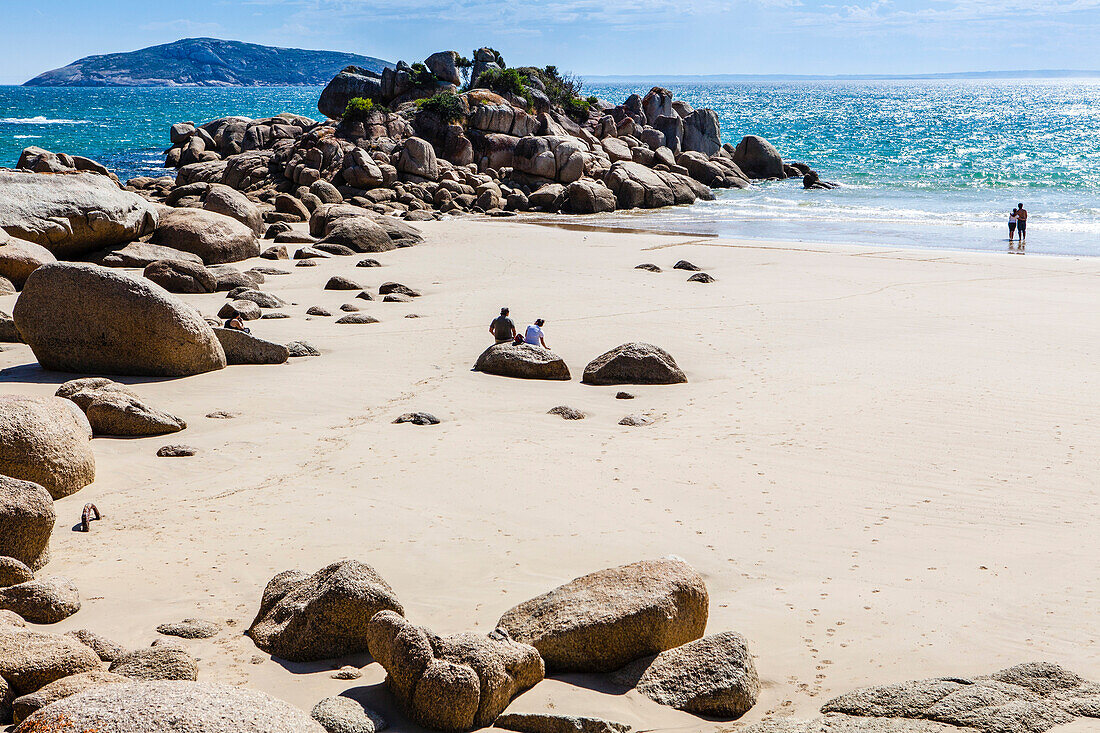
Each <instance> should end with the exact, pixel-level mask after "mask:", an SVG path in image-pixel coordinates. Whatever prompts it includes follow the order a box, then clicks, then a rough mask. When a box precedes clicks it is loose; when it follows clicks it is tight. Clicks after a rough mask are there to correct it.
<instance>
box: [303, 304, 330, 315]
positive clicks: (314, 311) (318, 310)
mask: <svg viewBox="0 0 1100 733" xmlns="http://www.w3.org/2000/svg"><path fill="white" fill-rule="evenodd" d="M306 315H307V316H331V315H332V313H331V312H330V311H328V310H327V309H325V308H322V307H321V306H319V305H311V306H310V307H309V308H308V309H307V310H306Z"/></svg>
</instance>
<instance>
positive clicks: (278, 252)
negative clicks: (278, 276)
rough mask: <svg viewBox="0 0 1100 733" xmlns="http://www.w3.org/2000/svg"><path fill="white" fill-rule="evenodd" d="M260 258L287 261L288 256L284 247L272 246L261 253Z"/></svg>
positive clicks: (279, 245)
mask: <svg viewBox="0 0 1100 733" xmlns="http://www.w3.org/2000/svg"><path fill="white" fill-rule="evenodd" d="M272 239H274V237H272ZM260 257H263V258H264V259H265V260H289V259H290V254H289V253H288V252H287V251H286V245H282V244H274V245H272V246H270V247H268V248H267V249H265V250H264V251H263V252H261V253H260Z"/></svg>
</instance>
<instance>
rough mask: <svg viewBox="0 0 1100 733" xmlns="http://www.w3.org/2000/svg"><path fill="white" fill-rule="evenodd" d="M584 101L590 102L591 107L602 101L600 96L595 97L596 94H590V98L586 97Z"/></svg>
mask: <svg viewBox="0 0 1100 733" xmlns="http://www.w3.org/2000/svg"><path fill="white" fill-rule="evenodd" d="M584 101H586V102H588V106H589V107H595V106H596V105H597V104H599V103H600V100H599V98H598V97H595V96H590V97H588V99H586V100H584Z"/></svg>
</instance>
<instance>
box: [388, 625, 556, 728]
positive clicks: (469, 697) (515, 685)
mask: <svg viewBox="0 0 1100 733" xmlns="http://www.w3.org/2000/svg"><path fill="white" fill-rule="evenodd" d="M368 631H369V639H370V653H371V656H373V657H374V658H375V660H376V661H377V662H378V663H379V664H381V665H382V666H383V667H384V668H385V670H386V673H387V676H386V686H387V687H388V688H389V689H390V691H391V692H392V693H393V695H394V697H395V698H396V699H397V702H398V704H400V705H401V707H402V708H403V709H404V710H405V712H406V713H407V714H408V715H409V717H411V718H412V719H413V720H415V721H416V722H417V723H419V724H420V725H423V726H424V727H426V728H431V729H433V730H443V731H465V730H470V729H471V728H482V727H485V726H487V725H490V724H492V722H493V721H494V720H495V719H496V717H497V716H498V715H500V714H501V713H502V712H504V709H505V708H506V707H507V706H508V703H509V702H511V701H512V698H514V697H515V696H516V695H518V694H520V693H521V692H523V691H525V690H527V689H530V688H531V687H533V686H534V685H536V684H537V683H539V682H541V681H542V678H543V676H544V674H545V668H544V666H543V662H542V658H541V657H540V656H539V653H538V651H537V650H536V649H535V648H534V647H531V646H529V645H527V644H520V643H517V642H515V641H513V640H512V639H510V638H508V635H507V634H505V633H502V632H501V631H500V630H497V631H494V632H493V633H491V634H489V635H488V636H481V635H478V634H470V633H467V634H455V635H453V636H447V637H439V636H437V635H435V634H433V633H432V632H431V631H429V630H428V629H425V628H423V627H419V626H414V625H413V624H411V623H409V622H408V621H407V620H405V619H404V618H403V617H401V616H400V615H398V614H396V613H394V612H393V611H383V612H381V613H378V614H376V615H375V616H374V618H372V619H371V621H370V625H369V627H368Z"/></svg>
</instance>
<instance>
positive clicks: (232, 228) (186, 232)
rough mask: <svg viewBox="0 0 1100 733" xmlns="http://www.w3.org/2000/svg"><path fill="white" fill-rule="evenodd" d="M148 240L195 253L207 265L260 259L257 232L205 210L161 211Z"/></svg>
mask: <svg viewBox="0 0 1100 733" xmlns="http://www.w3.org/2000/svg"><path fill="white" fill-rule="evenodd" d="M149 241H151V242H153V243H154V244H163V245H164V246H166V247H172V248H173V249H178V250H181V251H183V252H190V253H192V254H196V255H198V256H199V257H201V258H202V261H203V262H204V263H205V264H207V265H218V264H222V263H225V262H240V261H241V260H247V259H249V258H250V257H259V256H260V243H259V241H258V240H257V239H256V233H255V232H253V231H252V230H251V229H249V228H248V227H247V226H245V225H244V224H242V223H240V222H239V221H237V220H236V219H232V218H230V217H228V216H225V215H224V214H218V213H215V212H213V211H204V210H202V209H190V208H185V209H169V208H164V209H161V214H160V223H159V224H158V225H157V228H156V231H154V232H153V236H152V238H151V239H150V240H149Z"/></svg>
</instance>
